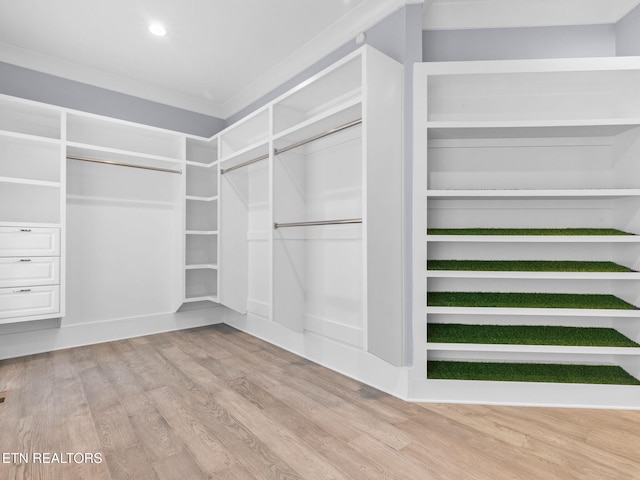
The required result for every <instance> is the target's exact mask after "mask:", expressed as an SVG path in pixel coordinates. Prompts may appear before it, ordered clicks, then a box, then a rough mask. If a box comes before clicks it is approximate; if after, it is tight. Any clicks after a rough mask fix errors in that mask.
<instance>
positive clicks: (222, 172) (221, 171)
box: [220, 153, 269, 174]
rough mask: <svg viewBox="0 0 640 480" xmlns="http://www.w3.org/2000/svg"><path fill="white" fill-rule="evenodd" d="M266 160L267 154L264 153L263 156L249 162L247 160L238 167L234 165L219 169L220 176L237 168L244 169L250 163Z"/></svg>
mask: <svg viewBox="0 0 640 480" xmlns="http://www.w3.org/2000/svg"><path fill="white" fill-rule="evenodd" d="M267 158H269V154H268V153H265V154H264V155H260V156H259V157H256V158H252V159H251V160H247V161H246V162H242V163H239V164H238V165H234V166H233V167H229V168H221V169H220V173H221V174H225V173H227V172H231V171H233V170H237V169H238V168H242V167H246V166H247V165H251V164H252V163H256V162H259V161H260V160H266V159H267Z"/></svg>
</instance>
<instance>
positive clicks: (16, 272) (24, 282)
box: [0, 257, 60, 288]
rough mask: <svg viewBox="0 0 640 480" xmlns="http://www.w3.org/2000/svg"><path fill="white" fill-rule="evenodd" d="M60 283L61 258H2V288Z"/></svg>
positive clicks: (0, 274) (0, 276)
mask: <svg viewBox="0 0 640 480" xmlns="http://www.w3.org/2000/svg"><path fill="white" fill-rule="evenodd" d="M59 283H60V258H58V257H17V258H0V288H4V287H14V286H20V287H27V286H36V285H55V284H59Z"/></svg>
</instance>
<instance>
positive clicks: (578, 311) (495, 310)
mask: <svg viewBox="0 0 640 480" xmlns="http://www.w3.org/2000/svg"><path fill="white" fill-rule="evenodd" d="M425 312H426V313H427V314H439V315H496V316H497V315H501V316H502V315H532V316H536V317H539V316H543V317H551V316H557V317H616V318H640V310H618V309H604V308H603V309H589V308H500V307H429V306H427V307H425Z"/></svg>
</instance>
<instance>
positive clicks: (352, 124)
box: [273, 118, 362, 155]
mask: <svg viewBox="0 0 640 480" xmlns="http://www.w3.org/2000/svg"><path fill="white" fill-rule="evenodd" d="M361 123H362V119H361V118H359V119H357V120H353V121H352V122H348V123H345V124H344V125H340V126H338V127H334V128H332V129H330V130H326V131H324V132H322V133H318V134H317V135H314V136H313V137H309V138H305V139H304V140H300V141H299V142H296V143H294V144H293V145H288V146H286V147H282V148H274V149H273V154H274V155H278V154H280V153H284V152H288V151H289V150H293V149H294V148H298V147H301V146H302V145H306V144H307V143H310V142H313V141H315V140H319V139H321V138H324V137H327V136H329V135H333V134H334V133H338V132H341V131H342V130H345V129H347V128H351V127H355V126H356V125H360V124H361Z"/></svg>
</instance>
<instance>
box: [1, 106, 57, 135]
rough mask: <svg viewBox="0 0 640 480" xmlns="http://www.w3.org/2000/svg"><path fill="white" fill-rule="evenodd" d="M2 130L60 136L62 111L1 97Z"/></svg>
mask: <svg viewBox="0 0 640 480" xmlns="http://www.w3.org/2000/svg"><path fill="white" fill-rule="evenodd" d="M0 109H1V110H2V115H0V130H7V131H9V132H15V133H24V134H27V135H35V136H38V137H47V138H56V139H59V138H60V118H61V117H60V112H59V111H58V110H56V109H55V108H51V109H49V108H46V107H44V108H43V107H42V106H41V105H31V104H29V103H23V102H16V101H14V100H10V99H7V98H0Z"/></svg>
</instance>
